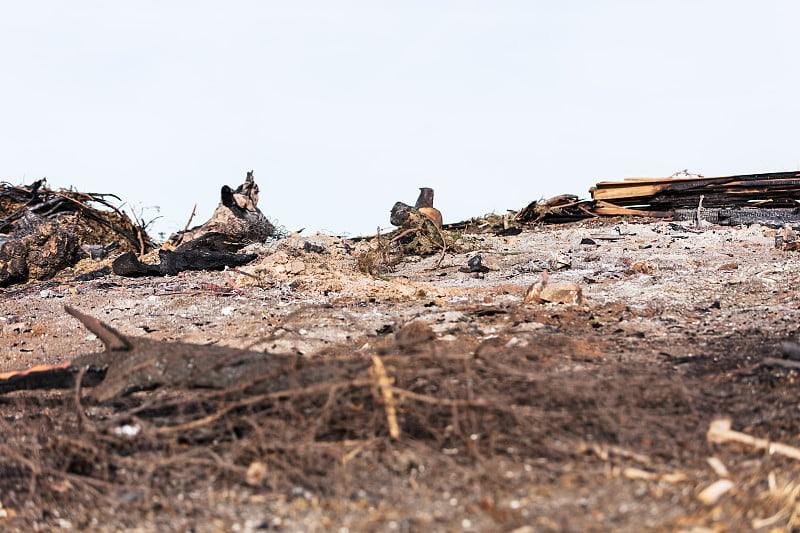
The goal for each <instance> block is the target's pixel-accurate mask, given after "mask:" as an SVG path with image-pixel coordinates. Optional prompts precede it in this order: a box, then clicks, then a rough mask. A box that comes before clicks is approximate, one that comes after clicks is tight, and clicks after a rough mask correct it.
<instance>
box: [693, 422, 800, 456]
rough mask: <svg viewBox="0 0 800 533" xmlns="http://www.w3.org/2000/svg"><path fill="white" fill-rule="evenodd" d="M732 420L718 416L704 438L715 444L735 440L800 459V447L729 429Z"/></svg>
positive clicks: (759, 448) (772, 453)
mask: <svg viewBox="0 0 800 533" xmlns="http://www.w3.org/2000/svg"><path fill="white" fill-rule="evenodd" d="M731 425H732V422H731V420H730V419H729V418H719V419H717V420H714V421H712V422H711V424H710V425H709V426H708V432H707V433H706V439H707V440H708V442H712V443H715V444H722V443H730V442H735V443H739V444H745V445H747V446H750V447H753V448H755V449H758V450H765V451H766V452H767V453H768V454H770V455H774V454H778V455H783V456H784V457H789V458H791V459H796V460H800V448H795V447H794V446H789V445H787V444H781V443H778V442H771V441H769V440H767V439H760V438H757V437H753V436H750V435H748V434H747V433H742V432H740V431H734V430H732V429H731Z"/></svg>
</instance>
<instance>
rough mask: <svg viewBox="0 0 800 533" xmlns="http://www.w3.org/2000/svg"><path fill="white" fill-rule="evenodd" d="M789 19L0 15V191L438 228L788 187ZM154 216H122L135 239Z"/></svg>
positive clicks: (647, 6)
mask: <svg viewBox="0 0 800 533" xmlns="http://www.w3.org/2000/svg"><path fill="white" fill-rule="evenodd" d="M798 28H800V2H796V1H794V0H785V1H769V0H766V1H765V0H761V1H755V0H753V1H748V2H742V1H736V0H728V1H723V0H718V1H717V0H714V1H710V0H709V1H703V0H694V1H690V0H669V1H646V0H636V1H603V0H592V1H589V0H586V1H563V2H553V1H547V2H544V1H536V0H528V1H502V0H493V1H489V0H487V1H469V0H442V1H433V0H427V1H415V0H404V1H399V0H398V1H394V2H388V1H379V0H373V1H369V2H368V1H337V0H324V1H323V0H318V1H302V0H297V1H292V2H286V1H280V2H279V1H268V0H261V1H255V0H254V1H235V0H233V1H227V2H209V1H197V0H193V1H163V0H151V1H142V0H139V1H137V2H126V3H123V2H111V1H107V0H102V1H99V0H98V1H82V0H75V1H71V2H63V1H36V0H32V1H26V2H18V1H10V0H0V68H2V77H0V179H2V180H5V181H10V182H12V183H30V182H32V181H34V180H35V179H38V178H40V177H43V176H46V177H47V178H48V182H49V183H50V185H51V187H69V186H74V187H76V188H77V189H79V190H82V191H91V192H113V193H116V194H118V195H119V196H121V197H122V198H123V199H124V200H125V201H127V202H128V203H129V204H131V205H132V206H134V207H136V209H137V210H139V209H142V208H148V207H150V206H160V208H161V212H160V214H161V215H162V216H163V217H164V218H163V219H162V220H160V221H159V222H158V224H157V225H156V232H157V231H164V232H167V233H169V232H171V231H174V230H177V229H180V228H181V227H182V226H183V225H184V224H185V222H186V219H187V218H188V216H189V213H190V212H191V209H192V206H193V205H194V204H195V203H197V204H198V217H197V218H196V219H195V222H196V223H199V222H202V221H204V220H205V219H206V218H207V217H208V216H209V215H210V213H211V211H212V210H213V208H214V207H215V206H216V204H217V202H218V201H219V188H220V186H221V185H223V184H229V185H232V186H236V185H238V184H239V183H241V181H242V180H243V178H244V175H245V172H246V171H247V170H250V169H254V170H255V173H256V181H257V182H258V184H259V185H260V187H261V191H262V194H261V203H260V207H261V209H262V210H263V211H264V212H265V213H266V214H267V215H268V216H270V217H271V218H273V219H274V220H276V221H277V222H278V223H280V224H282V225H284V226H286V227H287V229H289V230H295V229H299V228H301V227H305V228H307V231H314V230H323V231H326V232H329V233H348V234H351V235H355V234H362V233H372V232H374V231H375V228H376V227H377V226H382V227H387V226H388V225H389V224H388V216H389V214H388V213H389V209H390V208H391V206H392V204H393V203H394V202H395V201H397V200H402V201H405V202H407V203H412V202H413V201H414V200H415V199H416V195H417V189H418V187H421V186H429V187H433V188H434V189H435V190H436V205H437V206H438V207H439V208H440V209H441V210H442V212H443V214H444V218H445V222H455V221H458V220H463V219H467V218H469V217H471V216H478V215H482V214H484V213H488V212H492V211H496V212H504V211H505V210H506V209H518V208H520V207H523V206H524V205H526V204H527V203H528V202H530V201H532V200H535V199H539V198H542V197H549V196H552V195H556V194H561V193H574V194H578V195H581V196H583V197H587V196H588V189H589V187H590V186H592V185H593V184H594V183H595V182H597V181H601V180H605V179H621V178H624V177H628V176H666V175H669V174H672V173H673V172H675V171H677V170H682V169H684V168H688V169H689V170H690V171H693V172H699V173H702V174H705V175H726V174H739V173H748V172H767V171H781V170H795V169H798V168H800V146H799V144H798V141H800V134H798V124H800V61H799V60H798V57H800V31H799V30H798ZM156 215H157V213H156V212H155V211H154V210H147V209H146V210H145V212H144V216H145V218H146V219H148V218H153V217H154V216H156Z"/></svg>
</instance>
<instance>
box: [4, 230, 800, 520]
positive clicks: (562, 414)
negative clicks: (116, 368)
mask: <svg viewBox="0 0 800 533" xmlns="http://www.w3.org/2000/svg"><path fill="white" fill-rule="evenodd" d="M774 235H775V231H774V230H771V229H768V228H764V227H760V226H753V227H746V228H738V229H737V228H713V227H707V228H703V229H702V230H697V229H695V228H693V227H692V226H690V225H689V224H684V225H683V226H680V225H677V224H670V223H667V222H654V223H628V222H625V221H620V220H616V221H612V222H606V223H600V222H596V221H589V222H583V223H578V224H571V225H562V226H551V227H539V228H534V229H529V230H526V231H525V232H523V233H522V234H520V235H517V236H512V237H499V236H495V235H491V234H484V235H470V236H465V237H463V242H464V243H465V246H463V247H461V249H462V250H464V249H469V250H470V251H468V252H462V253H457V254H456V253H449V252H447V253H445V254H444V255H442V254H438V253H437V254H434V255H431V256H429V257H425V258H420V257H417V256H406V257H404V258H402V260H401V261H400V262H399V263H398V264H397V265H395V266H394V267H393V268H392V269H390V270H388V271H386V272H383V273H380V274H377V275H370V274H365V273H363V272H361V271H360V270H359V267H360V266H361V267H362V268H363V257H364V253H365V252H366V251H367V250H368V249H369V248H370V242H369V240H362V241H358V240H347V239H340V238H334V237H329V236H323V235H317V236H311V237H292V238H287V239H283V240H280V241H275V242H272V243H268V244H264V245H258V246H252V247H250V250H249V251H253V252H256V253H258V254H259V258H258V259H257V260H256V261H254V262H253V263H251V264H250V265H247V266H245V267H242V268H240V269H238V270H237V271H226V272H187V273H185V274H182V275H179V276H174V277H164V278H140V279H126V278H121V277H117V276H113V275H111V276H106V277H103V278H100V279H97V280H94V281H88V282H82V283H79V282H73V281H70V280H71V279H73V278H74V276H75V275H77V274H79V273H81V272H85V271H89V270H92V269H94V268H98V267H99V266H101V265H100V264H98V263H90V262H86V263H82V264H79V265H78V268H76V269H75V270H73V271H69V272H64V273H62V275H61V276H60V277H59V278H58V279H56V280H54V281H50V282H44V283H35V284H28V285H22V286H15V287H11V288H8V289H5V290H3V292H0V301H1V302H2V312H1V313H0V325H2V336H0V371H7V370H13V369H18V368H24V367H27V366H31V365H34V364H38V363H59V362H64V361H68V360H71V359H72V358H74V357H75V356H77V355H80V354H84V353H88V352H92V351H98V350H100V349H101V347H100V343H99V342H98V341H97V340H96V339H95V338H94V336H93V335H91V334H90V333H88V332H87V331H86V330H85V329H83V327H82V326H81V325H80V324H79V323H78V321H76V320H74V319H73V318H71V317H70V316H68V315H67V314H66V313H65V312H64V311H63V307H64V305H65V304H66V305H70V306H72V307H75V308H77V309H80V310H82V311H84V312H86V313H88V314H91V315H93V316H95V317H97V318H99V319H100V320H103V321H105V322H107V323H108V324H110V325H111V326H113V327H114V328H116V329H117V330H118V331H120V332H121V333H123V334H124V335H127V336H143V337H147V338H150V339H156V340H164V341H182V342H190V343H199V344H218V345H224V346H230V347H234V348H241V349H247V350H252V351H256V352H264V353H265V354H267V355H263V357H269V355H268V354H284V355H291V356H293V357H289V358H287V361H291V363H287V367H286V373H287V375H290V376H291V375H293V374H292V373H293V372H296V371H297V369H299V368H302V369H303V372H304V376H305V378H304V379H306V378H307V379H308V380H310V384H309V382H303V383H302V384H297V385H296V386H294V387H289V388H288V389H286V390H284V391H281V392H280V393H275V394H272V395H268V394H260V395H259V394H256V393H252V392H251V391H250V389H247V387H245V386H242V387H240V388H238V389H236V390H233V389H228V390H224V391H218V390H197V389H187V388H185V387H183V386H181V384H175V385H174V386H171V387H164V388H162V389H159V390H156V391H142V392H137V393H134V394H133V395H131V396H128V397H125V398H121V399H118V400H115V401H113V402H109V403H104V404H96V403H94V402H93V401H92V400H91V399H90V398H88V397H87V396H86V394H85V393H86V391H85V390H67V391H20V392H14V393H10V394H7V395H5V396H2V397H0V412H1V413H2V422H0V424H2V430H3V433H4V435H5V438H4V439H3V442H2V444H0V457H2V462H0V470H1V471H0V504H1V505H2V507H1V508H0V527H2V528H3V529H4V530H9V531H12V530H18V531H50V530H52V529H55V528H61V529H75V530H90V531H95V530H96V531H118V530H130V531H153V530H171V531H259V530H267V531H395V530H396V531H516V532H518V533H522V532H533V531H651V530H652V531H696V532H700V531H787V532H788V531H794V530H796V528H798V527H800V517H799V515H800V488H799V487H800V484H798V482H797V481H796V480H797V479H798V474H800V466H798V463H797V461H796V460H793V459H789V458H784V457H782V456H780V455H777V454H773V455H770V454H768V453H766V452H765V451H763V450H755V449H752V448H748V447H746V446H744V445H741V444H732V443H731V444H728V443H725V444H712V443H709V442H708V441H707V438H706V432H707V430H708V427H709V424H710V423H711V422H712V421H713V420H714V419H716V418H720V417H727V418H730V419H731V420H732V423H733V428H734V429H735V430H738V431H742V432H746V433H748V434H751V435H753V436H756V437H760V438H765V439H769V440H770V441H774V442H780V443H785V444H788V445H793V446H800V415H799V414H798V413H800V411H798V408H800V403H798V400H797V398H798V395H797V380H798V371H797V370H792V369H790V368H784V367H781V366H775V365H764V364H762V362H763V361H764V359H765V358H780V357H781V355H780V353H779V350H778V347H779V346H780V345H781V343H783V342H785V341H791V340H795V339H796V335H797V334H798V327H797V324H798V319H800V309H798V305H797V301H798V300H797V296H796V291H797V287H798V275H800V262H798V255H797V252H784V251H779V250H776V249H775V248H774ZM585 239H591V240H592V241H593V242H594V243H595V244H581V242H582V241H583V242H588V241H586V240H585ZM476 253H480V254H481V256H482V259H483V264H484V265H486V266H488V267H489V268H490V270H489V271H488V272H485V273H469V272H462V271H461V269H462V268H463V267H466V264H467V261H468V259H470V258H472V257H473V256H474V255H475V254H476ZM544 269H548V270H549V271H550V274H549V276H550V281H551V282H570V283H576V284H578V285H580V287H581V289H582V291H583V296H584V298H585V301H584V302H582V303H580V304H552V303H548V304H536V303H528V304H526V303H524V301H523V300H524V295H525V291H526V289H527V288H528V287H529V286H530V285H531V284H532V283H534V282H536V281H538V280H540V279H541V276H542V271H543V270H544ZM410 324H413V325H411V326H409V325H410ZM376 361H378V362H379V363H380V364H381V365H382V366H383V367H384V371H385V374H383V378H385V380H384V381H381V376H382V374H381V371H380V370H379V369H378V364H379V363H378V362H376ZM253 379H254V380H257V379H262V377H260V376H253ZM263 379H268V376H267V377H263ZM387 380H388V381H387ZM387 394H388V397H387ZM394 419H396V422H397V427H396V428H395V429H396V430H397V431H398V433H396V434H395V436H393V435H391V433H392V431H394V429H393V428H392V426H393V420H394ZM720 480H729V481H730V483H729V485H730V489H729V490H728V491H727V492H725V493H724V494H722V495H721V496H719V497H718V498H717V499H713V498H712V499H708V498H705V497H704V495H701V493H702V491H703V490H704V489H706V488H707V487H709V486H710V485H712V484H715V483H717V482H719V481H720Z"/></svg>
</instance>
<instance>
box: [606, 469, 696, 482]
mask: <svg viewBox="0 0 800 533" xmlns="http://www.w3.org/2000/svg"><path fill="white" fill-rule="evenodd" d="M622 475H623V476H625V477H626V478H628V479H640V480H643V481H663V482H665V483H680V482H681V481H686V474H683V473H681V472H672V473H666V474H659V473H657V472H650V471H648V470H642V469H641V468H634V467H627V468H625V469H624V470H623V471H622Z"/></svg>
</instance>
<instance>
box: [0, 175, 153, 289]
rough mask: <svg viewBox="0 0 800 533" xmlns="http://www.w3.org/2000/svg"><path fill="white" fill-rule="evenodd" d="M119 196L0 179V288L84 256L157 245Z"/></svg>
mask: <svg viewBox="0 0 800 533" xmlns="http://www.w3.org/2000/svg"><path fill="white" fill-rule="evenodd" d="M109 200H116V201H119V198H118V197H117V196H115V195H113V194H100V193H87V192H80V191H75V190H72V189H59V190H53V189H50V188H49V187H48V186H47V184H46V181H45V180H44V179H41V180H38V181H35V182H34V183H32V184H31V185H18V186H15V185H11V184H9V183H5V182H3V183H0V286H7V285H10V284H13V283H19V282H25V281H28V280H46V279H49V278H52V277H53V276H54V275H55V274H57V273H58V272H59V271H60V270H62V269H64V268H67V267H70V266H73V265H74V264H75V263H77V262H78V261H79V260H80V259H81V258H84V257H94V258H97V257H98V256H102V255H103V254H105V253H107V252H108V251H110V250H112V249H116V250H120V251H125V250H130V251H136V252H137V253H145V252H147V251H148V250H150V249H151V248H152V245H151V242H150V237H149V236H148V235H147V232H146V231H145V227H144V226H145V225H144V224H142V223H141V221H138V220H132V219H131V218H130V217H129V216H128V215H127V214H125V213H124V212H123V211H121V210H120V209H119V208H118V207H116V206H115V205H114V204H113V203H112V202H111V201H109Z"/></svg>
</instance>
